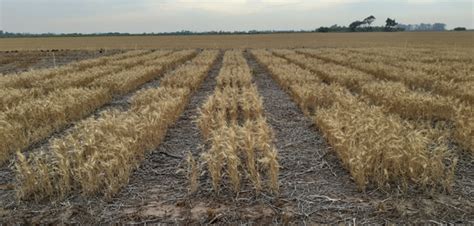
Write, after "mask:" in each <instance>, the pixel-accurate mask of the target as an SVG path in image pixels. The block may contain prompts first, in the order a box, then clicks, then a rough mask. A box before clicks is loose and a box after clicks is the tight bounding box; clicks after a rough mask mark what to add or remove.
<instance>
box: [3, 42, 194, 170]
mask: <svg viewBox="0 0 474 226" xmlns="http://www.w3.org/2000/svg"><path fill="white" fill-rule="evenodd" d="M195 54H196V53H195V51H193V50H184V51H178V52H175V53H172V54H171V55H167V53H154V54H150V55H148V57H149V58H150V59H149V60H151V61H154V62H157V59H160V57H159V56H161V57H162V58H164V59H162V60H161V61H160V63H157V64H155V65H154V66H147V67H141V66H140V65H136V66H134V67H131V68H129V69H128V70H124V71H122V72H120V73H116V74H114V73H112V74H107V75H104V76H102V77H100V78H98V79H96V80H94V81H93V82H91V83H90V84H86V87H79V88H66V89H57V90H54V91H53V92H51V93H49V94H47V95H46V96H45V97H41V98H38V99H32V100H31V101H26V102H24V103H22V104H21V105H18V106H16V107H14V108H11V109H9V110H7V111H5V112H0V120H2V121H3V123H2V126H1V127H0V130H2V132H3V131H5V132H9V134H2V137H0V142H1V143H2V146H1V149H0V153H2V158H1V159H0V164H1V163H4V162H5V161H6V160H7V159H8V156H9V155H10V154H11V153H12V152H14V151H18V150H20V151H21V150H23V149H25V148H26V147H28V146H29V145H31V144H33V143H35V142H37V141H39V140H41V139H44V138H46V137H47V136H49V135H50V134H51V133H53V132H54V131H56V130H58V129H61V128H63V127H64V126H66V125H67V124H68V123H71V122H73V121H76V120H78V119H80V118H82V117H84V116H85V115H88V114H90V113H92V111H94V110H95V109H96V108H98V107H100V106H102V105H104V104H105V103H107V102H109V101H110V100H111V98H112V97H113V96H114V95H120V94H124V93H127V92H129V91H130V90H133V89H135V88H137V87H138V86H139V85H141V84H143V83H146V82H148V81H150V80H152V79H153V78H156V77H158V76H160V75H162V74H163V73H164V72H165V70H167V69H169V68H170V67H171V66H174V65H177V64H180V63H182V62H185V61H186V60H188V59H190V58H192V57H194V56H195ZM133 61H134V62H136V61H135V60H133ZM142 61H144V62H145V61H146V59H144V60H142ZM82 75H83V76H88V75H87V74H82ZM12 138H13V139H12Z"/></svg>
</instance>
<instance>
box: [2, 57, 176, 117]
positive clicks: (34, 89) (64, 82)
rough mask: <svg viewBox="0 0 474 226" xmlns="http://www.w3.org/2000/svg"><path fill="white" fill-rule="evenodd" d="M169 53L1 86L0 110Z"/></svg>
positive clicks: (88, 82) (113, 62) (129, 59)
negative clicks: (5, 86)
mask: <svg viewBox="0 0 474 226" xmlns="http://www.w3.org/2000/svg"><path fill="white" fill-rule="evenodd" d="M169 53H170V51H156V52H153V53H149V54H145V55H140V56H137V57H129V58H125V59H123V58H120V59H119V60H115V61H113V60H109V61H108V63H106V64H103V65H102V64H101V65H99V66H93V67H91V68H89V69H85V70H77V71H70V72H68V73H65V74H62V75H57V76H54V77H51V78H48V79H40V80H28V83H27V85H25V84H26V83H25V84H23V85H24V86H23V87H20V88H12V87H7V88H0V94H1V96H0V104H1V105H0V111H4V110H6V109H8V108H11V107H13V106H16V105H19V104H20V103H24V102H27V101H31V100H34V99H38V98H40V97H44V96H45V95H46V94H48V93H50V92H52V91H55V90H58V89H67V88H72V87H83V86H87V85H88V84H90V83H91V82H93V81H94V80H96V79H98V78H101V77H103V76H106V75H110V74H115V73H119V72H121V71H126V70H129V69H130V68H132V67H136V66H139V65H142V64H144V63H145V62H149V61H151V60H152V59H155V58H160V57H163V56H165V55H168V54H169ZM127 56H128V54H127ZM117 57H118V56H117Z"/></svg>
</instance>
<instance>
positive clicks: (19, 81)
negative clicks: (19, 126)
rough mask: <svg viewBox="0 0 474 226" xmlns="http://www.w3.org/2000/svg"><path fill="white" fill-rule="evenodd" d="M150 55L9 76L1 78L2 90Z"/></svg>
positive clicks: (131, 53)
mask: <svg viewBox="0 0 474 226" xmlns="http://www.w3.org/2000/svg"><path fill="white" fill-rule="evenodd" d="M148 53H150V52H149V51H145V50H135V51H129V52H125V53H122V54H116V55H111V56H104V57H100V58H96V59H89V60H83V61H79V62H75V63H71V64H67V65H64V66H61V67H58V68H46V69H38V70H32V71H27V72H22V73H19V74H7V75H4V76H1V77H0V88H30V87H31V84H33V83H35V82H38V81H42V80H46V79H51V78H53V77H56V76H59V75H64V74H67V73H71V72H77V71H84V70H87V69H88V68H91V67H97V66H101V65H105V64H107V63H109V62H112V61H119V60H123V59H127V58H134V57H140V56H142V55H146V54H148Z"/></svg>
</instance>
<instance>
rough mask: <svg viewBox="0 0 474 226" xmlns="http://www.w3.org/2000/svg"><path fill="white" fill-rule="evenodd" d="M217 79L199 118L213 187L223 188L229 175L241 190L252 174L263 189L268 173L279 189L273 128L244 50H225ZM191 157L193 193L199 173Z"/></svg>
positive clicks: (235, 188)
mask: <svg viewBox="0 0 474 226" xmlns="http://www.w3.org/2000/svg"><path fill="white" fill-rule="evenodd" d="M216 80H217V86H216V89H215V91H214V93H213V94H212V95H211V96H209V98H208V99H207V101H206V102H205V103H204V104H203V106H202V107H201V108H200V116H199V118H198V126H199V128H200V129H201V134H202V135H203V137H204V139H205V140H206V141H207V142H206V143H207V147H208V149H207V151H205V152H204V153H203V154H202V155H201V160H202V161H203V163H204V164H205V166H206V167H207V172H208V173H209V175H210V176H211V179H212V185H213V189H214V190H215V191H216V192H219V191H220V186H221V184H222V183H224V182H225V181H226V179H227V181H229V184H230V185H231V187H232V189H233V191H234V192H239V191H240V189H241V187H242V183H243V182H244V181H245V180H247V179H248V180H250V181H251V184H252V185H253V187H254V189H255V190H256V192H257V193H258V192H260V191H262V189H264V188H265V187H266V186H265V184H262V181H263V179H262V177H267V178H268V186H267V187H268V188H269V189H270V190H271V191H272V192H274V193H277V192H278V188H279V186H278V172H279V165H278V159H277V151H276V149H275V147H274V145H273V135H272V134H273V133H272V130H271V128H270V126H269V125H268V124H267V122H266V119H265V116H264V112H263V103H262V98H261V97H260V95H259V94H258V90H257V88H256V86H255V85H254V84H253V83H252V73H251V71H250V68H249V66H248V65H247V62H246V60H245V58H244V57H243V55H242V52H241V51H237V50H231V51H227V52H226V53H225V55H224V59H223V65H222V68H221V70H220V72H219V75H218V76H217V78H216ZM189 161H190V163H191V171H192V173H190V175H191V192H195V191H196V190H197V188H198V187H197V175H199V173H197V172H196V170H197V167H196V161H195V160H194V159H193V158H192V157H191V156H190V157H189Z"/></svg>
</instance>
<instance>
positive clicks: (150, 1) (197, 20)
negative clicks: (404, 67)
mask: <svg viewBox="0 0 474 226" xmlns="http://www.w3.org/2000/svg"><path fill="white" fill-rule="evenodd" d="M473 5H474V0H398V1H395V0H378V1H377V0H0V30H5V31H10V32H31V33H46V32H54V33H73V32H81V33H94V32H130V33H142V32H172V31H180V30H191V31H219V30H223V31H235V30H238V31H247V30H300V29H304V30H310V29H315V28H318V27H320V26H331V25H333V24H339V25H348V24H350V23H351V22H352V21H355V20H362V19H364V18H365V17H367V16H370V15H374V16H375V17H376V18H377V19H376V21H375V22H374V25H383V24H384V23H385V19H386V18H387V17H390V18H395V19H396V21H397V22H399V23H403V24H415V23H435V22H441V23H445V24H447V27H448V28H453V27H458V26H462V27H467V28H474V22H473V21H474V16H473V14H474V7H473Z"/></svg>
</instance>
